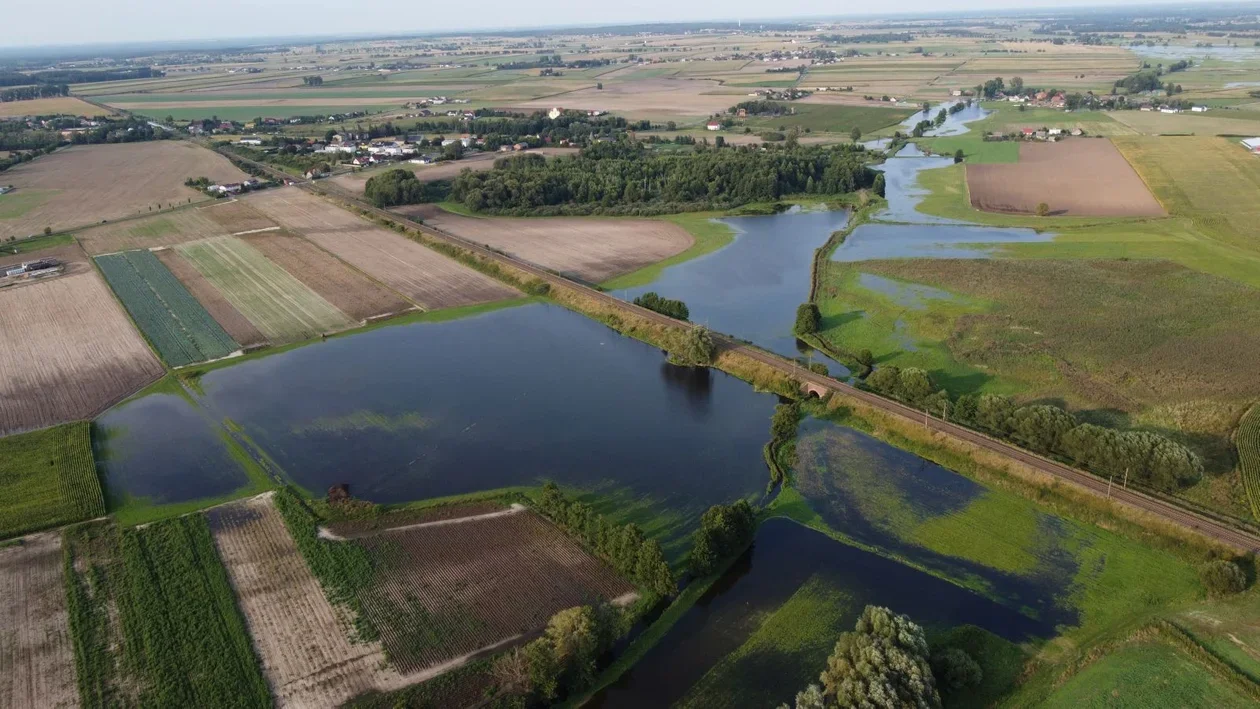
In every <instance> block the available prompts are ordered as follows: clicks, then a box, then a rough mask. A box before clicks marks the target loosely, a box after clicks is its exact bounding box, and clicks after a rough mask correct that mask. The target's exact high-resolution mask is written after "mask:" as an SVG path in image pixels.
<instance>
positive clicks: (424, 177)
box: [331, 148, 578, 194]
mask: <svg viewBox="0 0 1260 709" xmlns="http://www.w3.org/2000/svg"><path fill="white" fill-rule="evenodd" d="M577 152H578V151H576V150H572V149H570V148H538V149H536V150H530V151H528V153H527V154H531V155H543V156H545V157H549V158H550V157H555V156H557V155H577ZM518 154H519V153H497V152H493V153H478V154H476V155H470V156H468V157H466V158H463V159H461V160H454V161H447V162H440V163H436V164H433V165H414V164H412V163H397V164H391V165H389V166H388V167H387V168H385V169H376V170H366V171H365V170H360V171H358V172H351V173H349V174H345V175H338V176H336V177H333V178H331V180H332V182H333V183H335V184H337V185H339V186H341V187H344V188H345V189H348V190H352V191H354V192H356V193H359V194H362V193H363V190H364V188H365V187H366V185H367V181H368V180H369V179H371V178H372V177H373V176H374V175H379V174H381V173H382V172H384V171H385V170H390V169H398V168H402V169H404V170H411V171H412V172H413V173H415V175H416V179H418V180H420V181H421V182H433V181H435V180H450V179H453V178H455V177H457V176H458V175H459V173H461V172H463V171H464V170H472V171H474V172H481V171H483V170H490V169H492V168H494V161H495V160H498V159H499V158H502V157H507V156H510V155H518Z"/></svg>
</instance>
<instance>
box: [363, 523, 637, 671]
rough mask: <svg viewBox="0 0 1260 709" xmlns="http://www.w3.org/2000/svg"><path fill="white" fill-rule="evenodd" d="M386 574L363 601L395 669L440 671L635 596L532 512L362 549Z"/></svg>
mask: <svg viewBox="0 0 1260 709" xmlns="http://www.w3.org/2000/svg"><path fill="white" fill-rule="evenodd" d="M353 543H356V544H359V545H361V546H363V547H364V548H365V549H367V551H368V553H369V554H370V555H371V556H372V558H373V559H374V561H375V563H376V565H377V571H376V576H375V579H374V582H373V584H372V587H371V589H370V590H369V591H368V592H367V593H366V594H365V595H364V598H363V607H364V612H365V615H366V616H367V617H368V618H369V619H370V620H371V621H372V623H373V624H374V625H375V626H376V627H377V628H378V629H379V630H380V633H381V641H382V642H383V643H384V645H385V649H386V652H387V653H388V655H389V658H390V661H391V662H392V663H393V664H394V665H395V666H396V667H398V668H399V670H401V671H403V672H407V673H415V672H419V671H422V670H425V669H430V668H434V667H437V666H441V665H443V664H444V663H447V662H450V661H452V660H457V659H459V658H462V657H463V656H464V655H467V654H469V653H473V652H475V651H477V650H480V649H482V648H485V647H488V646H491V645H497V644H501V643H507V642H511V641H513V640H514V639H516V638H519V637H522V636H524V635H527V634H529V633H531V632H533V631H535V630H540V629H542V628H543V627H544V626H545V625H546V624H547V621H548V619H550V618H551V616H552V615H554V614H555V613H556V612H558V611H561V610H563V609H565V608H570V607H573V606H577V605H582V604H583V603H587V602H590V600H591V599H592V598H593V597H599V598H603V599H605V600H609V601H617V600H619V599H620V600H621V601H623V602H624V600H625V598H626V597H627V596H628V595H629V594H632V593H633V592H634V587H633V586H632V585H631V584H630V583H629V582H627V581H625V580H623V579H621V578H619V577H618V576H617V574H616V573H615V572H614V571H613V570H612V569H610V568H608V567H607V566H605V565H604V564H603V562H601V561H599V560H597V559H595V558H594V557H592V556H590V555H589V554H587V552H586V551H585V550H583V549H582V547H581V546H580V545H578V544H577V543H576V542H574V541H572V540H570V539H569V538H568V537H567V536H565V535H564V533H562V532H561V531H560V530H558V529H557V528H556V527H554V526H552V525H551V523H550V522H547V521H545V520H543V519H542V518H541V517H538V516H537V515H535V514H533V513H532V512H527V511H522V512H518V513H515V514H508V515H504V516H498V517H491V518H480V519H475V520H468V521H465V522H461V523H458V524H449V523H440V524H427V525H421V526H409V527H405V528H400V529H397V530H388V529H387V530H383V531H382V532H381V533H380V534H379V535H376V536H372V537H362V538H360V539H358V540H356V541H355V542H353Z"/></svg>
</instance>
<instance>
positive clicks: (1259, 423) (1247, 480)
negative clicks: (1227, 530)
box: [1235, 405, 1260, 519]
mask: <svg viewBox="0 0 1260 709" xmlns="http://www.w3.org/2000/svg"><path fill="white" fill-rule="evenodd" d="M1235 435H1236V440H1237V444H1238V468H1239V471H1240V472H1241V473H1242V479H1243V486H1244V487H1245V488H1246V490H1247V501H1248V502H1249V503H1250V504H1251V514H1252V515H1253V516H1254V517H1255V518H1256V519H1260V405H1258V406H1254V407H1252V409H1251V411H1249V412H1248V413H1247V415H1246V416H1244V417H1243V419H1242V420H1241V421H1239V422H1238V433H1237V434H1235Z"/></svg>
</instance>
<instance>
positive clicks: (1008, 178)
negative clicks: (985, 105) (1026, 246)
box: [967, 138, 1164, 217]
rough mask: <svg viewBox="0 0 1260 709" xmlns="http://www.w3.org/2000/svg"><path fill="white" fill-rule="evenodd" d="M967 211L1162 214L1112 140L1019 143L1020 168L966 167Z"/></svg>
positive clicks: (1057, 213)
mask: <svg viewBox="0 0 1260 709" xmlns="http://www.w3.org/2000/svg"><path fill="white" fill-rule="evenodd" d="M967 189H968V190H969V191H970V192H971V206H973V207H975V208H976V209H983V210H986V211H990V212H1013V213H1018V214H1035V213H1036V211H1037V205H1038V204H1040V203H1042V202H1044V203H1046V205H1047V206H1049V207H1050V213H1051V214H1053V215H1063V216H1089V217H1158V216H1163V215H1164V208H1163V207H1161V206H1160V204H1159V201H1158V200H1156V199H1155V196H1154V195H1152V194H1151V191H1150V190H1149V189H1147V187H1146V183H1145V182H1143V181H1142V178H1141V177H1139V176H1138V174H1137V172H1136V171H1135V170H1134V169H1133V166H1132V165H1130V164H1129V161H1127V160H1125V159H1124V156H1123V155H1121V154H1120V151H1119V150H1116V147H1115V146H1114V145H1112V144H1111V141H1110V140H1104V139H1089V138H1073V139H1070V140H1065V141H1061V142H1058V143H1023V144H1022V145H1020V146H1019V162H1018V163H1012V164H1009V165H968V166H967Z"/></svg>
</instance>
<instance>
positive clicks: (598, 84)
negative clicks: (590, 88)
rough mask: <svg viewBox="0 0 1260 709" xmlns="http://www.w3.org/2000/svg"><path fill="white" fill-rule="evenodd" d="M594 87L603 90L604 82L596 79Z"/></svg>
mask: <svg viewBox="0 0 1260 709" xmlns="http://www.w3.org/2000/svg"><path fill="white" fill-rule="evenodd" d="M595 89H596V90H597V91H603V90H604V82H602V81H597V82H595Z"/></svg>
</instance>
